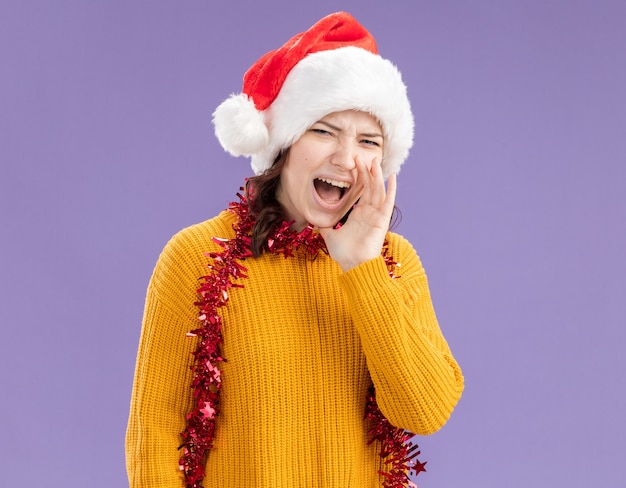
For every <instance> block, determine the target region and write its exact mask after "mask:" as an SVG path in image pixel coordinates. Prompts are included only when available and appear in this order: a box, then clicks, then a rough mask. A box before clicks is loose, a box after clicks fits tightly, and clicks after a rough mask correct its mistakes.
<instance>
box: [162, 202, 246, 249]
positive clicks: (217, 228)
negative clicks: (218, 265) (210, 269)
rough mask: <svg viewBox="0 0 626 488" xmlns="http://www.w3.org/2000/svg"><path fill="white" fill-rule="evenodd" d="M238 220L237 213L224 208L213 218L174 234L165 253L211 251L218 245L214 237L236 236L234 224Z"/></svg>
mask: <svg viewBox="0 0 626 488" xmlns="http://www.w3.org/2000/svg"><path fill="white" fill-rule="evenodd" d="M236 220H237V217H236V215H235V214H233V213H232V212H230V211H228V210H224V211H223V212H221V213H220V214H219V215H217V216H215V217H213V218H212V219H209V220H205V221H204V222H200V223H197V224H194V225H191V226H189V227H186V228H184V229H182V230H180V231H179V232H177V233H176V234H174V235H173V236H172V238H171V239H170V240H169V242H168V243H167V244H166V246H165V248H164V249H163V253H173V254H175V255H180V254H182V255H186V254H188V253H192V254H193V255H195V254H196V253H197V251H201V252H202V253H205V252H211V251H213V250H215V249H217V247H218V246H217V244H216V243H214V242H213V238H214V237H219V238H224V239H230V238H232V237H234V236H235V231H234V230H233V225H234V224H235V222H236Z"/></svg>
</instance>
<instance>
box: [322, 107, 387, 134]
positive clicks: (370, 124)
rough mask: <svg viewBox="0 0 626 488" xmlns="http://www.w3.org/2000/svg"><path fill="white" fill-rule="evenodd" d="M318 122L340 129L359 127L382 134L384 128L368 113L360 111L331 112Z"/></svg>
mask: <svg viewBox="0 0 626 488" xmlns="http://www.w3.org/2000/svg"><path fill="white" fill-rule="evenodd" d="M318 122H326V123H329V124H332V125H335V126H338V127H340V128H342V127H344V126H346V127H351V126H358V127H359V128H360V129H363V130H369V131H372V130H375V131H379V132H382V128H381V126H380V124H379V123H378V120H377V119H376V117H374V116H373V115H372V114H369V113H367V112H362V111H359V110H342V111H339V112H331V113H329V114H327V115H325V116H324V117H322V118H321V119H320V120H319V121H318Z"/></svg>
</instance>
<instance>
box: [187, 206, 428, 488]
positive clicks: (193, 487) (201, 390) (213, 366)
mask: <svg viewBox="0 0 626 488" xmlns="http://www.w3.org/2000/svg"><path fill="white" fill-rule="evenodd" d="M238 197H239V201H238V202H233V203H231V204H230V206H229V210H230V211H231V212H233V213H235V215H237V217H238V219H237V222H236V223H235V224H234V225H233V228H234V230H235V233H236V234H235V237H234V238H233V239H222V238H217V237H214V238H213V241H214V242H216V243H217V244H219V245H220V246H221V247H222V251H220V252H212V253H207V256H208V257H209V258H211V259H212V262H211V264H209V265H208V268H209V269H210V270H211V273H210V274H209V275H207V276H204V277H202V278H201V279H202V285H201V287H200V289H199V290H198V295H199V300H198V301H197V302H196V303H195V305H196V306H197V307H198V308H199V315H198V319H199V320H200V322H201V326H200V327H199V328H197V329H195V330H193V331H191V332H189V333H188V334H187V336H188V337H197V338H198V340H199V343H198V346H197V349H196V350H195V352H194V353H193V355H194V356H195V361H194V366H193V371H194V379H193V382H192V385H191V387H192V389H193V396H194V407H193V409H192V410H191V412H189V414H188V415H187V426H186V428H185V430H184V431H183V432H182V433H181V436H182V439H183V443H182V445H181V446H180V449H182V453H183V454H182V457H181V459H180V463H179V464H180V466H179V467H180V470H181V471H182V472H183V474H184V477H185V486H186V488H201V487H202V486H203V485H202V480H203V479H204V477H205V465H206V460H207V456H208V454H209V450H210V449H211V448H212V447H213V440H214V438H215V429H216V417H217V415H218V414H219V400H220V389H221V387H222V379H221V370H220V368H219V363H221V362H222V361H224V360H225V359H224V358H223V357H222V356H221V348H222V342H223V336H222V318H221V316H220V315H219V314H218V309H219V308H220V307H223V306H225V305H226V304H227V303H228V300H229V291H230V289H231V288H243V287H244V285H243V284H241V283H240V282H238V280H241V279H244V278H247V274H246V273H247V269H246V268H245V267H244V266H243V265H242V264H241V261H242V260H245V259H246V258H250V257H252V252H251V250H250V233H251V231H252V227H253V226H254V217H253V215H252V214H251V213H250V210H249V207H248V203H247V202H246V199H245V197H244V196H242V195H241V194H238ZM268 248H269V250H270V252H271V253H274V254H282V255H284V256H285V257H286V258H287V257H290V256H292V255H293V252H294V251H295V250H296V249H299V248H303V249H305V250H306V252H308V253H310V255H311V256H312V257H315V256H317V254H318V253H319V252H320V251H321V252H327V250H326V245H325V243H324V240H323V239H322V237H321V236H320V235H319V234H318V233H317V232H315V231H314V230H313V228H312V227H311V226H309V227H306V228H305V229H304V230H302V231H300V232H296V231H293V230H291V229H290V224H289V223H288V222H283V224H282V225H281V226H279V228H278V229H276V230H275V231H274V232H273V233H272V234H271V236H270V238H269V239H268ZM382 256H383V257H384V259H385V262H386V264H387V267H388V269H389V274H390V276H391V277H395V276H394V275H393V269H394V267H395V265H396V264H397V263H396V262H394V261H393V259H392V257H391V256H388V254H387V246H386V245H385V246H384V247H383V250H382ZM365 410H366V411H365V412H364V415H365V417H366V418H367V419H368V420H369V422H370V430H369V443H370V444H371V443H372V442H378V443H379V444H380V456H381V458H382V460H383V463H384V465H385V466H386V469H385V470H384V471H380V472H379V474H380V475H382V476H383V477H384V478H383V487H384V488H402V487H415V484H414V483H412V482H411V481H410V480H409V477H408V475H409V474H410V473H411V472H413V473H415V474H419V473H420V472H421V471H426V469H425V468H424V465H425V464H426V463H421V462H420V461H419V460H418V459H417V456H418V455H419V454H420V451H419V450H418V446H417V444H412V443H411V438H412V437H413V434H412V433H410V432H408V431H406V430H404V429H400V428H396V427H394V426H393V425H391V424H390V423H389V421H388V420H387V419H386V418H385V416H384V415H383V414H382V412H381V411H380V409H379V408H378V405H377V404H376V394H375V391H374V388H373V387H372V388H371V389H370V390H369V392H368V394H367V402H366V409H365Z"/></svg>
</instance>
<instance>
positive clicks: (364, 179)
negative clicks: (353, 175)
mask: <svg viewBox="0 0 626 488" xmlns="http://www.w3.org/2000/svg"><path fill="white" fill-rule="evenodd" d="M355 162H356V166H357V171H358V179H359V181H360V183H361V185H362V187H363V188H362V193H361V199H360V202H359V203H360V204H367V205H373V206H374V207H376V208H378V209H380V210H382V211H383V212H384V213H389V215H391V212H392V211H393V207H394V205H395V201H396V189H397V179H396V175H395V174H392V175H390V176H389V181H388V183H387V189H385V177H384V175H383V169H382V165H381V164H380V161H379V160H378V158H374V159H373V160H372V164H371V166H370V168H368V167H367V166H366V165H365V163H363V161H361V159H360V158H359V157H358V156H357V157H356V158H355Z"/></svg>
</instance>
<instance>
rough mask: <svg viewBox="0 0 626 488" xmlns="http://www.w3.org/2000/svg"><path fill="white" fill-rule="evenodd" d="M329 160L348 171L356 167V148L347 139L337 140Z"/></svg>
mask: <svg viewBox="0 0 626 488" xmlns="http://www.w3.org/2000/svg"><path fill="white" fill-rule="evenodd" d="M334 149H335V150H334V152H333V154H332V155H331V158H330V162H331V163H332V164H333V165H334V166H337V167H338V168H341V169H343V170H345V171H350V170H352V169H354V168H355V167H356V163H355V161H354V159H355V157H356V155H357V152H356V150H357V148H356V147H355V146H354V144H351V143H350V142H347V141H341V140H340V141H337V143H336V145H335V148H334Z"/></svg>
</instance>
